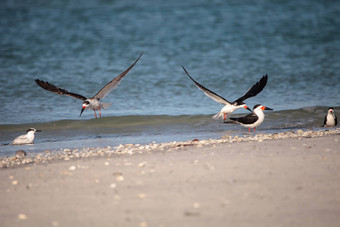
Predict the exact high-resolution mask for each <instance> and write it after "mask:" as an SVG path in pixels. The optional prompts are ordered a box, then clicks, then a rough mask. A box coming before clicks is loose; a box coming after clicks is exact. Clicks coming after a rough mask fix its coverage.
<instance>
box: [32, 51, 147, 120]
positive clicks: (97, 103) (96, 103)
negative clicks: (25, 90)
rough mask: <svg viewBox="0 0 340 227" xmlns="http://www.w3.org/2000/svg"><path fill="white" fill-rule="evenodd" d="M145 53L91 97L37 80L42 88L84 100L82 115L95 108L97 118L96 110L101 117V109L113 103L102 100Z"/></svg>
mask: <svg viewBox="0 0 340 227" xmlns="http://www.w3.org/2000/svg"><path fill="white" fill-rule="evenodd" d="M142 55H143V53H141V54H140V55H139V57H138V58H137V60H136V61H135V62H134V63H133V64H132V65H131V66H130V67H129V68H127V69H126V70H125V71H124V72H122V73H121V74H120V75H119V76H117V77H116V78H114V79H113V80H111V81H110V82H109V83H107V84H106V85H105V86H104V87H103V88H102V89H100V91H98V93H97V94H96V95H94V96H92V97H90V98H87V97H85V96H82V95H79V94H77V93H72V92H69V91H68V90H66V89H63V88H59V87H57V86H55V85H53V84H51V83H49V82H47V81H42V80H39V79H36V80H35V82H36V83H37V84H38V85H39V86H40V87H42V88H44V89H45V90H47V91H50V92H53V93H56V94H58V95H68V96H72V97H74V98H77V99H80V100H82V101H83V106H82V108H81V111H80V115H79V116H81V114H82V113H83V111H84V110H85V109H88V110H93V111H94V116H95V117H96V118H97V114H96V110H98V111H99V117H101V112H100V110H101V109H106V108H108V107H109V106H111V103H102V102H101V100H102V99H103V98H105V97H106V96H107V95H108V94H109V93H110V92H111V91H112V90H114V89H115V88H117V87H118V85H119V84H120V82H121V81H122V79H123V78H124V76H126V74H127V73H128V72H129V71H130V70H131V69H132V68H133V66H135V64H136V63H137V61H138V60H139V59H140V57H141V56H142Z"/></svg>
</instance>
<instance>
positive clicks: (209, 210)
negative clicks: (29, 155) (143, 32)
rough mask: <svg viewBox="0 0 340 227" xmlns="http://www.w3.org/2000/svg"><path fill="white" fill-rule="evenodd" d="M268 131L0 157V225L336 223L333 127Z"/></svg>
mask: <svg viewBox="0 0 340 227" xmlns="http://www.w3.org/2000/svg"><path fill="white" fill-rule="evenodd" d="M255 137H256V136H255ZM273 137H275V138H274V139H256V140H255V139H251V138H254V136H253V137H248V141H246V140H245V139H244V140H243V139H240V138H237V139H236V140H235V138H227V139H228V140H231V141H232V142H220V143H214V141H210V143H208V144H206V145H202V144H201V143H200V141H192V142H186V143H173V145H172V146H167V145H164V146H163V148H164V149H160V147H162V146H160V145H159V146H156V145H155V146H154V147H155V148H154V149H153V148H152V149H148V148H149V147H152V145H148V147H147V146H137V148H138V149H137V148H136V147H135V148H133V146H134V145H128V146H125V148H124V149H125V150H130V151H131V150H133V149H136V150H138V152H133V153H131V152H122V154H117V153H114V152H113V153H111V154H110V155H107V154H106V153H105V152H104V153H105V154H104V155H97V156H94V157H81V158H68V159H67V158H63V159H62V158H55V159H51V160H49V161H46V162H41V163H38V162H31V164H24V163H22V164H20V165H12V166H10V165H9V166H7V167H8V168H5V167H6V165H2V167H3V168H2V169H0V179H1V181H0V182H1V183H0V190H1V194H0V200H1V201H2V205H1V207H0V219H1V226H138V227H146V226H334V227H335V226H340V175H339V170H340V152H339V145H340V143H339V141H340V134H339V131H338V130H335V132H334V133H330V134H327V135H323V136H308V135H307V136H306V135H305V132H300V135H299V133H296V136H295V137H293V136H290V137H289V138H279V135H273ZM122 147H124V146H122ZM122 147H121V148H116V149H122ZM129 147H130V148H129ZM140 147H142V148H140ZM67 152H69V153H70V152H71V153H72V151H68V150H67V151H66V153H67ZM80 156H81V155H80ZM12 159H14V158H12ZM31 161H32V159H31Z"/></svg>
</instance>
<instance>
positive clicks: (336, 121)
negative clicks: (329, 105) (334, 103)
mask: <svg viewBox="0 0 340 227" xmlns="http://www.w3.org/2000/svg"><path fill="white" fill-rule="evenodd" d="M334 118H335V119H334V120H335V126H336V125H337V124H338V118H337V117H336V116H335V115H334Z"/></svg>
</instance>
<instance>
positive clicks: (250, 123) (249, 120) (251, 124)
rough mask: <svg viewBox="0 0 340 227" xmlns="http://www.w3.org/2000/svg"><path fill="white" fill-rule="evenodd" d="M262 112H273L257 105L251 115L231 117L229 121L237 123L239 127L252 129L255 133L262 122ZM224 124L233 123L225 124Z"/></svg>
mask: <svg viewBox="0 0 340 227" xmlns="http://www.w3.org/2000/svg"><path fill="white" fill-rule="evenodd" d="M264 110H273V109H271V108H268V107H265V106H262V105H261V104H257V105H255V106H254V109H253V112H252V113H251V114H248V115H246V116H244V117H237V118H236V117H235V118H233V117H231V118H230V120H232V121H234V122H236V123H239V124H240V125H242V126H244V127H246V128H249V132H250V129H251V128H253V129H254V132H255V128H256V127H258V126H259V125H260V124H262V122H263V121H264V113H263V111H264ZM226 123H233V122H226Z"/></svg>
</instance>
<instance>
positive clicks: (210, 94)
mask: <svg viewBox="0 0 340 227" xmlns="http://www.w3.org/2000/svg"><path fill="white" fill-rule="evenodd" d="M182 68H183V70H184V72H185V73H186V74H187V76H188V77H189V78H190V79H191V80H192V81H194V83H195V84H196V86H197V87H198V88H199V89H200V90H201V91H203V92H204V94H205V95H206V96H208V97H209V98H211V99H213V100H215V101H216V102H218V103H221V104H223V105H226V104H231V103H230V102H229V101H227V100H226V99H225V98H223V97H221V96H219V95H218V94H216V93H215V92H213V91H210V90H209V89H208V88H206V87H204V86H202V85H201V84H199V83H198V82H197V81H196V80H194V79H193V78H192V77H191V76H190V75H189V73H188V72H187V70H186V69H185V68H184V66H183V65H182Z"/></svg>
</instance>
